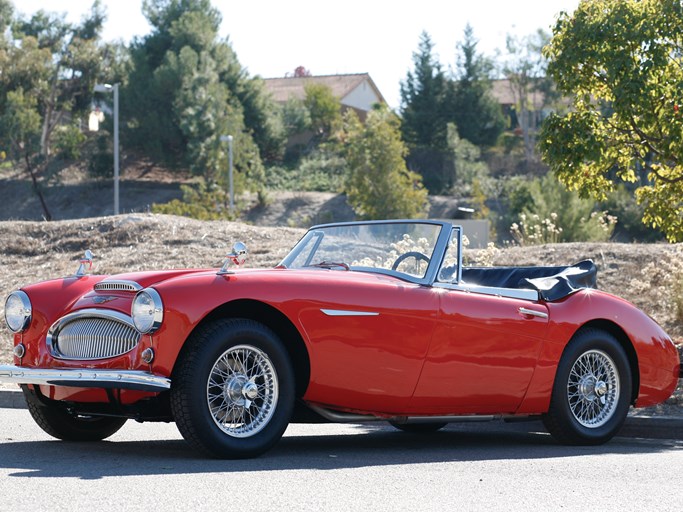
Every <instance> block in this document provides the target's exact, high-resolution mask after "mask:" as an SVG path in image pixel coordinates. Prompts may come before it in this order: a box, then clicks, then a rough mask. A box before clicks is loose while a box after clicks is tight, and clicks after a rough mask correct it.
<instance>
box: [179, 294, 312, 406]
mask: <svg viewBox="0 0 683 512" xmlns="http://www.w3.org/2000/svg"><path fill="white" fill-rule="evenodd" d="M225 318H245V319H248V320H253V321H255V322H259V323H261V324H263V325H265V326H266V327H268V328H269V329H271V330H272V331H273V332H274V333H275V334H276V335H277V336H278V337H279V338H280V339H281V340H282V341H283V345H284V348H285V350H286V351H287V353H288V354H289V357H290V359H291V361H292V366H293V367H294V376H295V388H296V396H297V397H302V396H303V395H304V393H305V392H306V388H307V387H308V382H309V379H310V373H311V363H310V357H309V355H308V350H307V348H306V344H305V343H304V340H303V338H302V336H301V334H300V333H299V331H298V329H297V328H296V327H295V326H294V324H293V323H292V321H291V320H290V319H289V318H288V317H287V316H286V315H285V314H284V313H282V312H281V311H279V310H278V309H277V308H274V307H273V306H271V305H269V304H266V303H263V302H260V301H258V300H253V299H238V300H234V301H230V302H226V303H225V304H222V305H220V306H218V307H216V308H215V309H214V310H213V311H211V312H210V313H209V314H208V315H206V316H205V317H204V318H203V319H202V321H201V322H199V323H198V324H197V325H196V326H195V327H194V329H193V330H192V332H191V333H190V335H189V336H188V338H189V337H190V336H192V334H193V333H194V332H195V331H197V330H198V329H201V328H202V327H203V326H204V325H206V324H208V323H211V322H213V321H216V320H220V319H225ZM184 349H185V347H183V349H182V350H181V352H182V351H183V350H184ZM178 360H180V357H178V358H177V359H176V361H178Z"/></svg>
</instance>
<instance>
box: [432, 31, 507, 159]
mask: <svg viewBox="0 0 683 512" xmlns="http://www.w3.org/2000/svg"><path fill="white" fill-rule="evenodd" d="M477 43H478V41H477V39H475V37H474V31H473V29H472V26H471V25H470V24H469V23H468V24H467V25H466V26H465V31H464V39H463V41H462V43H459V44H458V46H457V48H458V58H457V67H456V72H455V76H454V80H453V81H452V82H450V83H449V88H448V93H447V100H446V104H445V106H444V109H445V111H446V113H447V116H448V120H449V121H453V122H454V123H455V125H456V126H457V127H458V134H459V135H460V137H462V138H463V139H467V140H468V141H470V142H471V143H472V144H475V145H477V146H492V145H494V144H495V143H496V141H497V140H498V137H499V136H500V134H501V133H502V132H503V129H504V128H505V119H504V117H503V112H502V110H501V108H500V105H499V104H498V102H497V101H496V100H495V99H494V98H493V96H492V95H491V78H490V77H491V74H492V71H493V64H492V63H491V61H490V60H489V59H487V58H486V57H484V56H483V55H481V54H480V53H478V52H477Z"/></svg>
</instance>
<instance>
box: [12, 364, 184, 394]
mask: <svg viewBox="0 0 683 512" xmlns="http://www.w3.org/2000/svg"><path fill="white" fill-rule="evenodd" d="M0 382H10V383H14V384H38V385H48V386H72V387H77V388H105V389H107V388H109V389H135V390H138V391H153V392H160V391H167V390H169V389H171V379H169V378H168V377H163V376H161V375H154V374H152V373H147V372H143V371H135V370H104V369H103V370H93V369H82V370H81V369H70V368H69V369H66V368H60V369H44V368H23V367H21V366H13V365H0Z"/></svg>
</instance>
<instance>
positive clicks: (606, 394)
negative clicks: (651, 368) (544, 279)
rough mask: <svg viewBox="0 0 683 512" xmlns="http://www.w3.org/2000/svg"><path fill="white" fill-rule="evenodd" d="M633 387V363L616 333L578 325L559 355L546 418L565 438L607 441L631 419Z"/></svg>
mask: <svg viewBox="0 0 683 512" xmlns="http://www.w3.org/2000/svg"><path fill="white" fill-rule="evenodd" d="M631 388H632V376H631V367H630V365H629V361H628V358H627V357H626V353H625V352H624V349H623V347H622V346H621V345H620V344H619V342H618V341H617V340H616V339H615V338H614V336H612V335H611V334H609V333H607V332H604V331H601V330H597V329H585V330H582V331H579V332H578V333H577V334H576V335H575V337H574V338H573V339H572V340H571V341H570V342H569V344H568V345H567V347H566V348H565V351H564V354H562V358H561V359H560V363H559V365H558V368H557V374H556V376H555V384H554V386H553V392H552V396H551V401H550V408H549V409H548V412H547V414H545V415H544V417H543V422H544V424H545V426H546V428H547V429H548V431H549V432H550V433H551V434H552V435H553V437H555V438H556V439H557V440H558V441H560V442H562V443H565V444H575V445H581V444H583V445H595V444H602V443H605V442H607V441H609V440H610V439H611V438H612V437H614V435H615V434H616V433H617V432H618V431H619V429H620V428H621V426H622V424H623V423H624V420H625V419H626V414H627V413H628V408H629V405H630V402H631Z"/></svg>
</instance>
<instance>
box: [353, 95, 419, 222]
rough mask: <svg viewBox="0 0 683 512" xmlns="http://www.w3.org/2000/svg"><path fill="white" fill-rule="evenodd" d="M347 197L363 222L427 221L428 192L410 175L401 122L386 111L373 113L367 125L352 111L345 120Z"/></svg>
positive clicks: (380, 109)
mask: <svg viewBox="0 0 683 512" xmlns="http://www.w3.org/2000/svg"><path fill="white" fill-rule="evenodd" d="M344 124H345V133H344V142H345V144H344V156H345V158H346V162H347V164H348V169H349V170H348V172H349V176H348V180H347V183H346V194H347V196H348V201H349V204H350V205H351V206H352V208H353V209H354V211H355V212H356V214H357V215H358V216H359V217H361V218H363V219H390V218H413V217H425V216H426V214H427V208H428V202H427V191H426V190H425V189H424V187H423V186H422V181H421V178H420V176H419V175H417V174H415V173H413V172H410V171H408V169H407V168H406V165H405V161H404V155H405V152H406V148H405V146H404V144H403V142H402V141H401V135H400V127H399V120H398V119H397V118H396V116H395V115H394V114H393V113H392V112H390V111H389V110H388V109H387V108H386V107H380V108H378V109H376V110H373V111H371V112H370V113H369V114H368V118H367V120H366V122H365V124H363V123H361V122H360V121H359V119H358V117H357V116H356V114H355V113H354V112H352V111H350V112H348V113H347V114H346V115H345V116H344Z"/></svg>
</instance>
